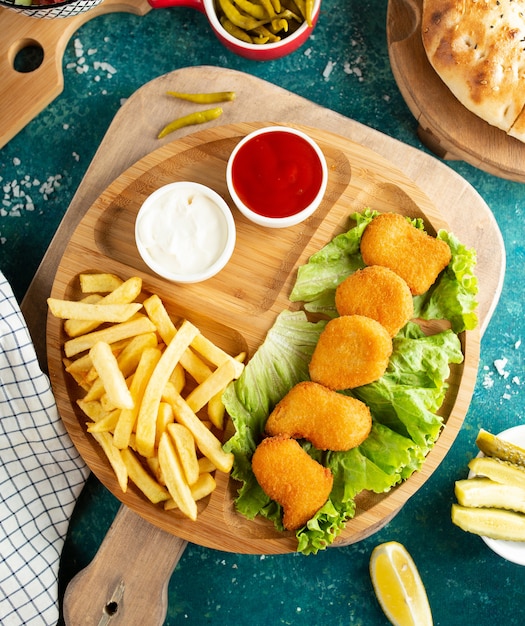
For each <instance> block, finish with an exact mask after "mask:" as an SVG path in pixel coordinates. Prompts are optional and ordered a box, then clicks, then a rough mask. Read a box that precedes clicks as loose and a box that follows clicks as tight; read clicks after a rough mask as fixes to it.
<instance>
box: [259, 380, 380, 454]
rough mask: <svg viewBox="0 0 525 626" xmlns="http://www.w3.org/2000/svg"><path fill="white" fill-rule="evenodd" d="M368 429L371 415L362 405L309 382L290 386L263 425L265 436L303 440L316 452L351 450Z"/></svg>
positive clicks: (370, 423)
mask: <svg viewBox="0 0 525 626" xmlns="http://www.w3.org/2000/svg"><path fill="white" fill-rule="evenodd" d="M371 428H372V416H371V414H370V409H369V408H368V407H367V406H366V404H365V403H364V402H361V401H360V400H357V398H350V397H349V396H344V395H342V394H340V393H338V392H337V391H332V390H331V389H328V387H325V386H324V385H319V384H318V383H314V382H311V381H305V382H302V383H299V384H297V385H295V386H294V387H292V389H291V390H290V391H289V392H288V393H287V394H286V395H285V396H284V398H283V399H282V400H281V401H280V402H279V403H278V404H277V406H276V407H275V409H274V410H273V411H272V413H271V414H270V417H269V418H268V421H267V422H266V432H267V433H268V434H269V435H286V436H287V437H294V438H295V439H307V440H308V441H310V443H312V444H313V445H314V446H315V447H316V448H317V449H318V450H337V451H345V450H350V448H355V447H356V446H358V445H359V444H360V443H362V442H363V441H364V440H365V439H366V438H367V437H368V435H369V433H370V429H371Z"/></svg>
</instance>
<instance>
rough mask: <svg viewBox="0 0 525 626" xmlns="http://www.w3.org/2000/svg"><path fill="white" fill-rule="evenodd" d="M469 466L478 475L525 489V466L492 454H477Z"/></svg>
mask: <svg viewBox="0 0 525 626" xmlns="http://www.w3.org/2000/svg"><path fill="white" fill-rule="evenodd" d="M468 467H469V470H470V471H471V472H472V473H473V474H475V475H476V476H486V477H487V478H490V479H491V480H494V481H496V482H497V483H501V484H504V485H513V486H514V487H522V488H523V489H525V467H521V466H519V465H515V464H514V463H509V462H508V461H502V460H501V459H498V458H496V457H490V456H477V457H476V458H474V459H472V460H471V461H470V463H469V464H468Z"/></svg>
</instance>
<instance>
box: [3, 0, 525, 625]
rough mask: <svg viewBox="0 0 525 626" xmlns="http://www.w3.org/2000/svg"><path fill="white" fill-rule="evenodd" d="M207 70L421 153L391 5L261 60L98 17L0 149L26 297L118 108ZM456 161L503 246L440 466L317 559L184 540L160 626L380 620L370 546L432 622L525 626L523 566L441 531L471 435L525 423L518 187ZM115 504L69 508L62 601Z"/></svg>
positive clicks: (12, 242)
mask: <svg viewBox="0 0 525 626" xmlns="http://www.w3.org/2000/svg"><path fill="white" fill-rule="evenodd" d="M197 65H216V66H221V67H228V68H232V69H236V70H240V71H244V72H247V73H249V74H253V75H255V76H258V77H260V78H263V79H265V80H268V81H270V82H273V83H275V84H277V85H279V86H281V87H283V88H285V89H287V90H289V91H291V92H293V93H296V94H299V95H301V96H304V97H306V98H308V99H309V100H311V101H313V102H315V103H318V104H321V105H323V106H325V107H327V108H330V109H332V110H334V111H337V112H338V113H341V114H343V115H345V116H347V117H349V118H353V119H355V120H357V121H359V122H362V123H364V124H366V125H368V126H370V127H372V128H375V129H378V130H381V131H382V132H384V133H386V134H388V135H390V136H392V137H395V138H396V139H399V140H401V141H403V142H405V143H407V144H410V145H413V146H415V147H418V148H420V149H422V150H425V148H424V147H423V146H422V145H421V143H420V142H419V140H418V138H417V134H416V130H417V122H416V120H415V119H414V118H413V116H412V114H411V113H410V111H409V110H408V108H407V106H406V104H405V102H404V100H403V98H402V96H401V94H400V92H399V90H398V87H397V85H396V83H395V80H394V78H393V76H392V72H391V70H390V65H389V59H388V51H387V44H386V3H385V2H383V1H380V0H365V1H364V2H356V1H355V0H348V1H347V2H345V3H338V2H336V0H323V5H322V10H321V15H320V18H319V22H318V25H317V28H316V30H315V32H314V35H313V36H312V38H311V39H310V40H309V41H308V42H307V43H306V44H305V45H304V46H303V47H302V48H301V49H299V50H298V51H297V52H295V53H293V54H292V55H290V56H288V57H285V58H283V59H279V60H276V61H272V62H268V63H259V62H256V61H248V60H246V59H242V58H241V57H237V56H235V55H234V54H232V53H230V52H228V51H227V50H226V49H224V48H223V47H222V46H221V44H220V43H219V42H218V41H217V40H216V38H215V36H214V35H213V33H212V32H211V29H210V27H209V24H208V22H207V20H206V18H205V16H204V15H202V14H200V13H198V12H197V11H195V10H193V9H189V8H173V9H162V10H154V11H151V12H150V13H148V14H147V15H146V16H144V17H136V16H132V15H129V14H125V13H118V14H112V15H107V16H101V17H97V18H96V19H95V20H93V21H92V22H90V23H88V24H86V25H85V26H83V27H82V28H81V29H80V30H79V31H78V32H77V33H76V35H75V37H74V38H73V39H72V40H71V42H70V43H69V45H68V47H67V50H66V54H65V57H64V61H63V69H64V77H65V86H64V91H63V93H62V94H61V95H60V96H59V97H58V98H56V100H55V101H53V102H52V103H51V104H50V105H49V106H48V107H47V108H46V109H45V110H44V111H43V112H42V113H41V114H40V115H38V117H37V118H35V119H34V120H33V121H32V122H31V123H30V124H29V125H28V126H27V127H25V128H24V129H23V130H22V131H21V132H20V133H19V134H18V135H17V136H16V137H14V138H13V139H12V140H11V141H10V142H9V143H8V144H7V145H6V146H5V147H4V148H3V149H2V150H0V177H1V180H0V183H1V186H2V197H3V202H2V206H1V208H0V268H1V269H2V271H3V272H4V274H5V275H6V277H7V278H8V279H9V281H10V282H11V284H12V286H13V289H14V291H15V294H16V295H17V297H18V298H19V299H21V298H22V297H23V295H24V293H25V291H26V289H27V287H28V285H29V282H30V281H31V279H32V277H33V275H34V273H35V271H36V269H37V267H38V265H39V263H40V261H41V259H42V257H43V255H44V253H45V251H46V249H47V247H48V246H49V244H50V241H51V239H52V237H53V234H54V232H55V230H56V228H57V226H58V224H59V223H60V220H61V218H62V216H63V215H64V212H65V211H66V209H67V207H68V205H69V203H70V201H71V198H72V197H73V194H74V193H75V190H76V188H77V187H78V185H79V183H80V181H81V180H82V178H83V176H84V174H85V172H86V169H87V167H88V166H89V163H90V162H91V159H92V157H93V155H94V154H95V151H96V149H97V147H98V145H99V144H100V141H101V140H102V138H103V136H104V133H105V131H106V130H107V128H108V126H109V125H110V123H111V121H112V119H113V117H114V115H115V113H116V112H117V111H118V109H119V107H120V106H121V103H122V101H123V100H125V99H126V98H127V97H129V96H130V95H131V94H132V93H133V92H134V91H136V90H137V89H138V88H139V87H140V86H141V85H143V84H144V83H146V82H148V81H149V80H151V79H153V78H156V77H157V76H160V75H163V74H165V73H167V72H170V71H172V70H175V69H177V68H181V67H187V66H197ZM449 165H450V167H452V169H454V170H455V171H457V172H458V173H459V174H461V175H462V176H463V177H464V178H465V179H467V180H468V181H469V182H470V183H471V184H472V185H473V186H474V187H475V189H476V190H477V191H478V192H479V193H480V194H481V195H482V196H483V198H484V199H485V201H486V202H487V204H488V205H489V206H490V207H491V209H492V211H493V212H494V215H495V217H496V220H497V222H498V225H499V227H500V229H501V231H502V234H503V238H504V241H505V246H506V251H507V274H506V278H505V282H504V286H503V292H502V296H501V300H500V302H499V304H498V306H497V308H496V311H495V314H494V317H493V318H492V320H491V322H490V324H489V326H488V328H487V331H486V332H485V334H484V337H483V339H482V344H481V361H480V368H479V374H478V381H477V386H476V391H475V394H474V398H473V401H472V404H471V407H470V409H469V412H468V414H467V417H466V419H465V422H464V426H463V428H462V430H461V432H460V434H459V436H458V438H457V440H456V442H455V444H454V445H453V447H452V449H451V451H450V452H449V454H448V455H447V457H446V459H445V461H444V462H443V463H442V465H441V466H440V467H439V469H438V470H437V471H436V472H435V473H434V475H433V476H432V477H431V478H430V480H429V481H428V482H427V483H426V484H425V485H424V487H423V488H422V489H421V490H420V491H418V493H417V494H416V495H415V496H414V497H413V498H412V499H411V500H410V501H409V502H408V504H407V505H406V506H405V507H404V508H403V509H402V511H401V512H400V513H399V514H398V515H397V516H396V517H395V518H394V519H393V520H392V522H390V523H389V524H388V525H387V526H386V527H385V528H383V529H382V530H381V531H380V532H378V533H377V534H375V535H374V536H372V537H371V538H369V539H367V540H365V541H362V542H360V543H358V544H355V545H353V546H348V547H344V548H331V549H328V550H327V551H325V552H324V553H320V554H318V555H316V556H310V557H304V556H301V555H295V554H294V555H282V556H250V555H237V554H229V553H222V552H216V551H213V550H209V549H205V548H200V547H197V546H193V545H190V546H188V548H187V549H186V551H185V553H184V555H183V557H182V559H181V561H180V563H179V564H178V566H177V568H176V570H175V572H174V574H173V576H172V578H171V581H170V585H169V609H168V616H167V619H166V625H167V626H172V625H174V624H191V625H196V626H200V625H204V624H211V625H213V624H221V625H224V624H255V625H258V624H261V625H262V624H283V625H284V624H291V625H300V624H304V625H309V626H310V625H318V624H319V625H321V624H328V623H329V624H334V625H343V624H345V625H347V624H351V625H355V626H361V625H363V626H364V625H366V626H375V625H377V626H380V625H383V624H387V620H386V618H385V617H384V615H383V613H382V612H381V609H380V608H379V605H378V604H377V601H376V599H375V596H374V594H373V590H372V585H371V583H370V578H369V575H368V561H369V558H370V553H371V551H372V549H373V547H374V546H375V545H377V544H378V543H380V542H383V541H390V540H397V541H400V542H401V543H403V544H404V545H405V546H406V547H407V549H408V550H409V551H410V553H411V554H412V557H413V558H414V560H415V562H416V564H417V566H418V568H419V571H420V573H421V577H422V579H423V581H424V583H425V585H426V588H427V593H428V596H429V600H430V604H431V606H432V610H433V615H434V621H435V624H439V625H442V626H449V625H451V626H454V625H455V624H459V623H463V622H467V621H468V622H472V623H476V624H477V625H478V626H484V625H487V626H488V625H489V624H493V623H497V622H500V623H504V624H506V625H509V626H513V625H516V626H517V625H518V624H522V623H523V621H524V615H523V613H524V611H523V607H522V597H523V588H524V585H525V568H523V567H520V566H518V565H515V564H512V563H509V562H507V561H505V560H504V559H502V558H500V557H498V556H497V555H495V554H493V553H492V552H491V551H490V550H489V549H488V548H487V547H486V546H485V544H484V543H483V542H482V540H481V539H480V538H479V537H475V536H473V535H467V534H466V533H464V532H462V531H461V530H459V529H458V528H456V527H454V526H453V525H452V523H451V521H450V506H451V504H452V502H453V500H454V494H453V487H454V481H455V480H457V479H459V478H463V477H465V476H466V475H467V463H468V461H469V460H470V458H472V457H473V456H475V454H476V448H475V444H474V441H475V437H476V434H477V432H478V430H479V428H480V427H483V428H486V429H487V430H491V431H493V432H500V431H502V430H504V429H506V428H509V427H511V426H514V425H517V424H520V423H523V422H524V421H525V396H524V389H523V384H524V382H525V372H524V356H523V350H525V345H523V343H522V340H523V334H524V331H525V325H524V323H523V302H524V301H525V297H524V296H525V293H524V292H525V282H524V281H523V272H524V259H525V248H524V243H523V241H524V235H523V233H524V226H523V219H524V207H525V186H524V185H523V184H519V183H514V182H511V181H507V180H503V179H500V178H497V177H494V176H491V175H489V174H486V173H484V172H481V171H479V170H477V169H475V168H473V167H471V166H470V165H467V164H465V163H462V162H450V163H449ZM118 508H119V502H118V501H117V500H116V499H115V498H114V497H113V496H111V495H110V494H109V493H108V492H107V491H106V490H105V488H104V487H102V486H101V485H100V484H99V483H98V482H97V481H96V480H95V479H94V478H90V479H89V481H88V484H87V486H86V488H85V490H84V492H83V494H82V496H81V499H80V500H79V502H78V505H77V507H76V510H75V513H74V516H73V519H72V523H71V527H70V533H69V536H68V539H67V541H66V546H65V549H64V553H63V557H62V566H61V585H62V591H63V589H64V587H65V585H66V584H67V582H68V581H69V580H70V579H71V577H72V576H73V575H74V574H75V573H76V572H77V571H79V570H80V569H82V568H83V567H85V566H86V565H87V564H88V563H89V562H90V560H91V559H92V558H93V556H94V555H95V553H96V551H97V549H98V546H99V545H100V542H101V541H102V539H103V537H104V535H105V533H106V531H107V529H108V528H109V525H110V524H111V521H112V519H113V517H114V515H115V513H116V511H117V510H118Z"/></svg>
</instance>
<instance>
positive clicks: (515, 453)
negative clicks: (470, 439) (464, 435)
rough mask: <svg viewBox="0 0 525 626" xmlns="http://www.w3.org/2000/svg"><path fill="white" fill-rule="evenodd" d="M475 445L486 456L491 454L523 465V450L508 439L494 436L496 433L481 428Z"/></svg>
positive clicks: (524, 462) (524, 459)
mask: <svg viewBox="0 0 525 626" xmlns="http://www.w3.org/2000/svg"><path fill="white" fill-rule="evenodd" d="M476 445H477V446H478V448H479V449H480V450H481V452H483V454H486V455H487V456H493V457H496V458H498V459H501V460H502V461H508V462H509V463H515V464H516V465H520V466H521V467H525V450H524V449H523V448H520V446H517V445H516V444H514V443H510V442H509V441H504V440H503V439H500V438H499V437H496V435H493V434H492V433H489V432H487V431H486V430H483V428H482V429H481V430H480V431H479V433H478V436H477V438H476Z"/></svg>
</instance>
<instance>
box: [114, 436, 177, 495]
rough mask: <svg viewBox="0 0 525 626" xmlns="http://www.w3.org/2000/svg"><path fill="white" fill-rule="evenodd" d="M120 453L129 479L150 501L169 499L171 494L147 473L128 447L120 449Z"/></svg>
mask: <svg viewBox="0 0 525 626" xmlns="http://www.w3.org/2000/svg"><path fill="white" fill-rule="evenodd" d="M121 455H122V459H123V461H124V463H125V465H126V469H127V472H128V476H129V478H130V480H131V481H133V483H134V484H135V485H136V486H137V487H138V488H139V489H140V490H141V491H142V493H143V494H144V495H145V496H146V498H148V500H150V502H153V504H157V503H158V502H163V501H167V500H169V499H170V497H171V496H170V494H169V492H168V490H167V489H166V488H165V487H164V486H162V485H160V484H159V482H158V481H157V480H155V479H154V478H153V477H152V476H151V475H150V474H148V472H147V471H146V470H145V469H144V467H143V465H142V463H141V462H140V461H139V460H138V459H137V457H136V456H135V454H134V453H133V452H132V451H131V450H130V449H129V448H126V449H125V450H121Z"/></svg>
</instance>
